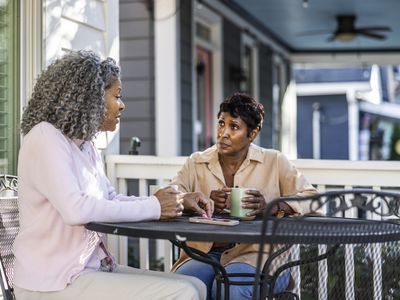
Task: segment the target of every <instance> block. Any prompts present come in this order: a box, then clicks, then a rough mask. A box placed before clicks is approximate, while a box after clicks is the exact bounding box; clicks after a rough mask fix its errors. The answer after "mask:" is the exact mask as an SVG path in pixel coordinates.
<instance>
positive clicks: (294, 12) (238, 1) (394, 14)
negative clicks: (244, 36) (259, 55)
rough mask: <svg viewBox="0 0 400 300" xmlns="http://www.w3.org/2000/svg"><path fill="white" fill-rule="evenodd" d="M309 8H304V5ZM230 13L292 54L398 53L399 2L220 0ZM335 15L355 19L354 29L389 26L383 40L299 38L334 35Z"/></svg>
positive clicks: (390, 0) (399, 42) (399, 35)
mask: <svg viewBox="0 0 400 300" xmlns="http://www.w3.org/2000/svg"><path fill="white" fill-rule="evenodd" d="M304 1H306V2H308V7H307V8H305V7H303V2H304ZM222 2H224V3H225V4H226V5H228V6H230V7H231V8H232V9H233V10H236V11H237V12H240V13H241V14H242V15H243V14H247V16H248V17H250V18H253V20H254V21H255V22H256V23H258V27H259V28H260V29H262V28H263V29H264V30H265V31H266V32H269V35H270V36H271V37H273V38H274V39H275V40H276V41H277V42H278V43H279V44H281V45H282V46H283V47H285V48H286V49H288V50H289V51H290V52H291V53H292V54H300V53H304V54H305V53H331V52H336V53H337V52H342V53H347V52H350V53H351V52H353V53H354V52H357V53H368V52H370V53H376V52H392V53H393V52H400V17H399V13H400V1H399V0H308V1H307V0H222ZM337 15H356V17H357V19H356V21H355V25H356V27H367V26H388V27H390V28H391V31H390V32H383V34H384V35H385V36H386V39H384V40H376V39H370V38H367V37H363V36H356V37H355V38H354V39H353V40H351V41H348V42H343V41H332V42H328V41H327V40H328V38H329V36H330V34H329V33H325V34H316V35H302V34H301V33H304V32H308V31H316V30H327V31H328V32H333V31H334V30H335V29H336V16H337Z"/></svg>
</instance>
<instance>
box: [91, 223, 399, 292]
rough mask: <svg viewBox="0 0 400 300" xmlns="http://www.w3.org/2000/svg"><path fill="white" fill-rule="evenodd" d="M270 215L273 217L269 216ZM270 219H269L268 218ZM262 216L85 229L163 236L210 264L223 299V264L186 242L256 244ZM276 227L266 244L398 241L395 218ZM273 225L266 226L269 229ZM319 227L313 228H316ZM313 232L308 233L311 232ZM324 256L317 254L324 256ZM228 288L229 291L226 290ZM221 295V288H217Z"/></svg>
mask: <svg viewBox="0 0 400 300" xmlns="http://www.w3.org/2000/svg"><path fill="white" fill-rule="evenodd" d="M271 218H272V217H271ZM271 222H272V220H271ZM261 223H262V219H261V218H260V219H255V220H251V221H241V222H240V223H239V225H236V226H221V225H209V224H195V223H189V220H188V217H186V216H182V217H179V218H176V219H172V220H163V221H161V220H159V221H143V222H123V223H106V222H93V223H89V224H87V225H86V228H87V229H89V230H93V231H98V232H103V233H108V234H115V235H123V236H128V237H141V238H150V239H166V240H170V241H171V242H172V243H173V244H175V245H177V246H178V247H180V248H182V249H183V250H185V252H186V253H187V254H188V255H189V256H191V257H192V258H193V259H196V260H200V261H202V262H205V263H209V264H211V265H212V266H213V267H214V270H215V271H216V273H219V274H220V276H221V277H222V279H221V281H222V282H223V284H224V286H225V299H229V289H228V286H229V279H228V277H227V276H228V275H227V273H226V271H225V269H224V267H223V266H222V265H220V264H219V263H217V262H216V261H215V260H212V259H211V258H209V257H208V256H207V255H206V254H205V253H202V252H201V251H198V250H196V249H193V248H190V247H188V246H187V244H186V241H208V242H234V243H259V240H260V233H261ZM279 223H280V225H279V227H278V228H277V229H276V231H275V232H274V234H272V230H267V232H266V235H265V239H266V241H267V242H268V243H274V244H286V245H288V248H289V247H290V246H291V245H293V244H335V245H340V244H354V243H364V242H367V243H373V242H376V243H378V242H388V241H396V240H400V223H399V222H398V220H397V221H396V220H386V221H375V220H365V219H351V218H336V217H325V216H310V217H304V216H302V217H301V218H299V217H286V218H282V219H281V220H279ZM271 227H272V226H267V228H271ZM316 227H318V228H320V230H319V231H315V228H316ZM311 230H312V231H313V232H312V234H310V231H311ZM324 258H326V257H318V258H317V259H324ZM224 277H225V278H224ZM227 291H228V292H227ZM217 293H218V295H217V296H220V288H219V289H218V290H217Z"/></svg>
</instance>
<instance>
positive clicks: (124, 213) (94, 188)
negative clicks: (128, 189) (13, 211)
mask: <svg viewBox="0 0 400 300" xmlns="http://www.w3.org/2000/svg"><path fill="white" fill-rule="evenodd" d="M121 89H122V87H121V80H120V69H119V67H118V66H117V65H116V62H115V61H114V60H113V59H111V58H107V59H106V60H103V61H102V60H101V59H100V58H99V57H98V56H97V55H96V54H95V53H93V52H91V51H78V52H73V51H71V52H68V53H67V54H66V55H64V56H63V57H61V58H60V59H58V60H56V61H55V62H53V63H52V64H51V65H50V66H49V67H48V68H47V70H45V71H44V72H43V73H42V74H41V75H40V76H39V78H38V80H37V83H36V85H35V88H34V91H33V94H32V98H31V99H30V101H29V103H28V106H27V107H26V109H25V111H24V113H23V117H22V133H23V134H24V139H23V144H22V147H21V149H20V153H19V161H18V177H19V203H18V204H19V212H20V230H19V233H18V235H17V237H16V239H15V242H14V250H13V251H14V255H15V268H14V274H15V276H14V290H15V294H16V298H17V299H19V300H24V299H27V300H28V299H29V300H32V299H36V300H60V299H65V300H70V299H79V300H85V299H86V300H92V299H98V300H100V299H118V300H121V299H122V300H124V299H125V300H130V299H132V300H133V299H143V300H144V299H160V300H164V299H182V300H186V299H204V298H205V287H204V284H203V283H202V282H201V281H199V280H197V279H195V278H191V277H188V276H173V275H174V274H167V273H161V272H154V271H148V270H139V269H134V268H131V267H125V266H120V265H116V263H115V261H114V258H113V257H112V256H111V255H110V253H109V252H108V250H107V248H106V247H105V243H104V242H103V236H102V234H99V233H97V232H93V231H90V230H87V229H86V228H85V226H84V225H85V224H86V223H89V222H95V221H100V222H101V221H102V222H133V221H141V220H155V219H160V218H161V219H169V218H175V217H177V216H179V215H181V214H182V210H183V205H182V200H181V199H180V197H178V194H179V191H177V190H176V189H174V188H172V187H168V188H164V189H160V190H159V191H157V192H156V193H155V195H154V196H150V197H134V196H123V195H117V194H116V192H115V189H114V188H113V187H112V186H111V185H110V182H109V181H108V179H107V177H106V175H105V173H104V169H103V162H102V159H101V156H100V154H99V153H98V151H97V149H96V148H95V146H94V144H93V138H94V137H95V136H96V135H97V134H98V133H99V132H100V131H114V130H115V129H116V127H117V124H118V123H119V119H120V117H121V113H122V111H123V110H124V108H125V105H124V103H123V102H122V100H121ZM203 200H204V199H203ZM204 201H205V200H204ZM204 205H205V207H207V205H208V203H207V202H206V203H204ZM193 279H194V280H193Z"/></svg>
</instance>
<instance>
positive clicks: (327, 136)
mask: <svg viewBox="0 0 400 300" xmlns="http://www.w3.org/2000/svg"><path fill="white" fill-rule="evenodd" d="M316 102H318V103H320V105H321V124H320V139H321V149H320V155H321V157H320V158H321V159H349V122H348V117H347V116H348V105H347V98H346V95H345V94H343V95H322V96H300V97H297V128H298V130H297V151H298V158H313V152H312V147H313V137H312V132H313V130H312V113H313V108H312V106H313V104H314V103H316Z"/></svg>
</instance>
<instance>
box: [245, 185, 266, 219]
mask: <svg viewBox="0 0 400 300" xmlns="http://www.w3.org/2000/svg"><path fill="white" fill-rule="evenodd" d="M246 194H247V195H249V196H248V197H243V198H242V207H243V208H247V209H252V211H250V212H248V213H247V214H246V215H247V216H248V217H252V216H256V215H261V214H262V213H263V211H264V209H265V207H266V206H267V204H266V203H265V198H264V196H263V194H261V192H260V191H259V190H255V189H249V190H246Z"/></svg>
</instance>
